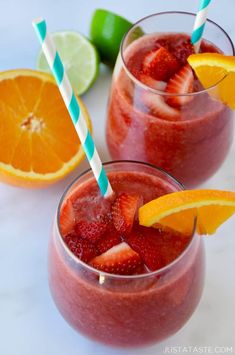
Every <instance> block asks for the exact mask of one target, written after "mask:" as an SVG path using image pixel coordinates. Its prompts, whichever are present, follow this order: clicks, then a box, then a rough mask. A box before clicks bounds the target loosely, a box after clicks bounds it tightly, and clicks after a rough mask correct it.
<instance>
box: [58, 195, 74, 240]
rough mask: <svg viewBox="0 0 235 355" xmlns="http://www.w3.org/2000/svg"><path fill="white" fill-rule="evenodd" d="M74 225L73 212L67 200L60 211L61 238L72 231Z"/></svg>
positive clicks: (69, 201)
mask: <svg viewBox="0 0 235 355" xmlns="http://www.w3.org/2000/svg"><path fill="white" fill-rule="evenodd" d="M74 225H75V212H74V208H73V204H72V202H71V200H70V199H67V200H66V201H65V203H64V204H63V205H62V207H61V211H60V230H61V233H62V235H63V236H65V235H66V234H69V233H70V232H71V231H73V229H74Z"/></svg>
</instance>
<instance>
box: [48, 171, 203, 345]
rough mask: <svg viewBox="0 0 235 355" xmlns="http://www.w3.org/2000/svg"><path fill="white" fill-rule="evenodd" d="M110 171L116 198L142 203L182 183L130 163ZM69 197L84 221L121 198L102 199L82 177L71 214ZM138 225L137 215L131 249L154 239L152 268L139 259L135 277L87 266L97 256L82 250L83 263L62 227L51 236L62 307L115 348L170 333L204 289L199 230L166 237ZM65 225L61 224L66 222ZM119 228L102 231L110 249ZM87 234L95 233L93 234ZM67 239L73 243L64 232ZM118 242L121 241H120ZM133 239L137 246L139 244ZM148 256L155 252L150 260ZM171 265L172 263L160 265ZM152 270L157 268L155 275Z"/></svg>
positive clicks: (55, 292) (77, 324)
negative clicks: (138, 199)
mask: <svg viewBox="0 0 235 355" xmlns="http://www.w3.org/2000/svg"><path fill="white" fill-rule="evenodd" d="M152 169H153V168H152ZM133 170H134V169H133ZM108 176H109V180H110V182H111V184H112V187H113V189H114V191H115V192H116V196H115V198H116V199H117V198H119V197H120V196H123V194H130V193H131V194H132V195H133V196H134V195H140V194H141V196H142V198H143V201H141V203H145V202H148V201H149V200H152V199H153V198H156V197H157V196H160V195H163V194H166V193H170V192H173V191H176V190H178V189H179V186H178V185H173V184H172V182H169V181H167V179H165V180H164V179H163V178H160V177H158V176H154V175H151V173H145V172H144V173H143V172H141V171H132V170H131V167H130V170H129V171H121V172H120V171H119V172H109V173H108ZM68 201H72V204H73V209H74V210H75V213H76V218H77V222H78V223H79V221H81V220H83V221H84V220H86V221H88V220H89V222H90V223H93V222H96V221H97V219H100V217H101V216H103V215H107V214H109V213H110V211H113V210H112V207H111V206H112V205H113V203H115V200H114V201H113V200H104V199H103V198H102V197H101V196H100V193H99V191H98V188H97V184H96V182H95V181H94V179H90V180H85V181H83V182H82V183H81V184H79V185H77V186H76V187H75V188H74V189H72V190H71V192H69V193H68V194H67V196H66V197H65V200H64V203H63V204H62V208H61V216H62V215H63V213H65V215H66V207H65V206H66V203H67V202H68ZM102 220H103V219H102ZM61 222H62V223H63V218H62V220H61ZM136 224H137V221H134V223H133V228H132V230H131V232H130V234H128V236H127V239H126V243H127V242H128V238H130V237H131V236H132V237H131V238H133V233H132V232H133V231H134V237H136V236H138V238H137V239H136V238H134V239H132V242H133V244H132V247H133V248H136V246H137V244H138V241H139V240H140V239H141V240H144V239H145V238H146V239H148V238H149V241H151V243H150V244H149V248H147V249H146V251H147V253H146V255H145V256H147V258H146V259H145V262H146V263H148V267H146V265H145V264H144V263H141V264H138V268H136V269H134V272H132V273H131V275H127V274H126V273H125V275H120V276H119V275H112V274H109V275H107V274H106V275H105V276H100V272H99V271H98V270H96V269H95V268H89V267H87V265H86V264H89V263H90V261H89V258H90V257H91V254H89V253H88V254H83V256H82V258H83V257H85V258H88V259H87V260H86V261H85V260H84V261H85V262H86V263H83V262H81V261H79V259H78V257H79V256H78V257H74V254H76V253H78V250H77V249H76V248H75V249H73V247H74V245H73V243H71V244H70V248H71V250H73V252H74V253H73V254H71V253H70V252H68V250H66V248H65V246H64V245H63V243H62V240H61V237H60V236H58V233H57V231H56V229H54V233H53V236H52V238H51V242H50V248H49V284H50V289H51V292H52V296H53V298H54V301H55V303H56V305H57V307H58V309H59V311H60V312H61V314H62V315H63V317H64V318H65V319H66V320H67V321H68V322H69V323H70V324H71V325H72V326H73V327H74V328H75V329H76V330H78V331H79V332H80V333H82V334H84V335H86V336H88V337H90V338H91V339H94V340H96V341H99V342H102V343H105V344H109V345H113V346H121V347H139V346H144V345H147V344H152V343H155V342H158V341H161V340H163V339H164V338H166V337H168V336H170V335H172V334H173V333H175V332H176V331H177V330H179V329H180V328H181V327H182V326H183V324H185V322H186V321H187V320H188V319H189V317H190V316H191V314H192V313H193V311H194V310H195V308H196V306H197V304H198V302H199V299H200V296H201V292H202V287H203V277H204V253H203V245H202V241H201V238H200V237H198V236H194V237H193V239H192V237H191V236H179V235H177V234H174V233H173V234H170V235H169V234H167V233H166V234H162V235H161V234H159V232H157V231H153V230H152V228H148V230H149V233H147V228H145V229H144V232H141V230H142V227H139V229H138V226H137V225H136ZM73 225H74V224H73ZM111 226H112V224H111ZM61 227H62V228H61V229H63V228H64V227H65V225H61ZM67 227H68V225H67ZM69 228H71V224H70V227H69ZM112 228H113V226H112ZM140 232H141V233H140ZM117 234H118V233H116V232H114V230H113V229H111V233H108V237H106V236H105V235H103V238H104V239H105V241H106V243H104V244H103V247H104V250H106V248H107V245H108V243H107V240H109V241H110V242H113V241H115V238H113V236H114V235H115V236H116V235H117ZM140 234H141V235H140ZM87 236H89V237H90V238H91V237H92V236H93V237H94V235H91V234H89V232H88V233H87ZM118 237H120V236H119V235H118ZM63 238H65V242H66V243H69V242H68V239H67V238H66V233H65V234H64V235H63ZM100 240H102V237H101V239H100ZM153 240H155V241H156V244H154V242H153ZM116 242H118V243H120V240H119V239H118V241H116ZM129 242H130V239H129ZM134 242H135V243H137V244H136V245H134V244H135V243H134ZM122 243H123V242H122ZM189 243H190V244H189ZM188 244H189V245H188ZM141 245H142V251H143V250H145V247H144V244H141ZM187 245H188V246H187ZM186 246H187V248H186ZM114 248H115V246H114ZM154 248H156V249H155V250H157V253H155V252H154ZM185 248H186V249H185ZM89 250H90V249H89ZM104 250H103V251H104ZM183 250H185V252H184V253H183V254H182V255H181V258H178V259H177V260H175V262H173V263H171V264H169V263H170V262H171V261H172V260H173V259H175V258H177V256H179V254H180V253H182V251H183ZM92 252H93V249H92ZM139 252H141V250H139ZM76 255H77V254H76ZM80 256H81V255H80ZM148 256H153V257H154V258H150V259H149V258H148ZM92 257H94V255H92ZM98 257H99V256H98ZM142 257H144V256H143V255H142V256H141V258H142ZM154 260H155V261H156V263H155V264H154V263H153V261H154ZM143 264H144V266H143ZM166 264H169V265H168V266H167V267H165V268H163V269H161V267H163V266H165V265H166ZM151 268H152V270H153V269H155V270H157V272H156V273H150V271H152V270H150V269H151ZM132 271H133V270H132ZM143 272H144V273H143ZM133 273H134V275H133ZM101 275H102V273H101Z"/></svg>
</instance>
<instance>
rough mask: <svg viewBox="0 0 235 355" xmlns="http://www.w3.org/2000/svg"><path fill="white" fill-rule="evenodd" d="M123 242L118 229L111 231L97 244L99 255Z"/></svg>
mask: <svg viewBox="0 0 235 355" xmlns="http://www.w3.org/2000/svg"><path fill="white" fill-rule="evenodd" d="M121 242H122V239H121V236H120V234H119V233H118V232H117V231H116V229H115V228H114V227H113V229H112V230H111V229H109V230H108V231H107V232H106V233H105V234H104V235H103V236H102V238H100V240H99V241H98V242H97V243H96V247H97V250H98V253H99V254H103V253H105V252H106V251H107V250H109V249H111V248H112V247H114V246H115V245H117V244H120V243H121Z"/></svg>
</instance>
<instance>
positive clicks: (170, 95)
mask: <svg viewBox="0 0 235 355" xmlns="http://www.w3.org/2000/svg"><path fill="white" fill-rule="evenodd" d="M174 14H175V15H176V14H180V15H189V16H193V17H196V15H197V14H196V13H193V12H187V11H163V12H156V13H154V14H151V15H148V16H145V17H143V18H141V19H140V20H138V21H137V22H135V23H134V24H133V25H132V26H131V28H130V29H129V30H128V31H127V33H126V34H125V35H124V37H123V39H122V41H121V45H120V58H121V61H122V65H123V68H124V70H125V72H126V74H127V75H128V76H129V78H130V79H131V80H132V81H133V82H134V83H135V84H136V85H138V86H140V87H141V88H143V89H145V90H146V91H150V92H153V93H155V94H158V95H161V96H167V97H174V96H177V97H180V96H181V97H182V96H184V97H185V96H192V97H193V96H197V95H199V94H203V93H208V91H211V90H213V89H215V88H216V87H217V86H218V85H219V84H220V83H221V82H222V81H223V80H224V79H225V78H226V77H227V74H226V75H224V77H223V78H221V79H220V80H219V81H218V82H216V83H215V84H213V85H211V86H210V87H208V88H207V89H202V90H199V91H196V92H192V93H187V94H174V93H166V92H165V91H163V90H158V89H154V88H152V87H150V86H148V85H146V84H144V83H142V82H141V81H140V80H139V79H137V78H136V77H135V76H134V75H133V74H132V73H131V72H130V71H129V69H128V68H127V66H126V62H125V59H124V48H123V47H124V44H125V41H126V39H127V37H128V35H129V33H130V32H131V31H132V30H133V28H134V27H136V26H138V25H139V24H140V23H141V22H143V21H145V20H148V19H149V18H151V17H156V16H161V15H174ZM206 22H209V23H210V24H212V25H213V26H215V27H217V28H218V29H219V30H221V32H223V33H224V35H225V37H227V39H228V42H229V43H230V45H231V49H232V55H233V56H234V55H235V47H234V45H233V41H232V39H231V38H230V36H229V35H228V33H227V32H226V31H225V30H224V29H223V27H221V26H220V25H218V24H217V23H216V22H215V21H213V20H211V19H208V18H207V20H206Z"/></svg>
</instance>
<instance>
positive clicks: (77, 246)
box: [64, 232, 98, 263]
mask: <svg viewBox="0 0 235 355" xmlns="http://www.w3.org/2000/svg"><path fill="white" fill-rule="evenodd" d="M64 240H65V243H66V244H67V245H68V247H69V249H70V250H71V252H72V253H73V254H74V255H75V256H77V257H78V258H79V259H81V260H82V261H84V262H85V263H88V262H89V261H90V260H91V259H93V258H95V257H96V255H98V253H97V249H96V247H95V246H94V245H93V244H92V243H91V242H89V241H88V240H86V239H82V238H81V237H79V236H78V235H77V234H76V233H74V232H72V233H69V234H67V235H66V236H65V237H64Z"/></svg>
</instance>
